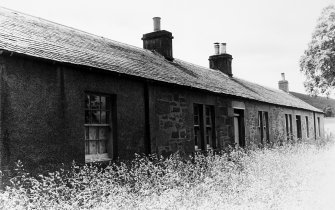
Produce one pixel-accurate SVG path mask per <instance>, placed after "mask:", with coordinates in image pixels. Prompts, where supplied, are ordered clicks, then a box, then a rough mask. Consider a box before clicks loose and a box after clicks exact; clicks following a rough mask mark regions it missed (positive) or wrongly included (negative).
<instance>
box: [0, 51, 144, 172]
mask: <svg viewBox="0 0 335 210" xmlns="http://www.w3.org/2000/svg"><path fill="white" fill-rule="evenodd" d="M3 87H4V88H3V89H4V91H3V96H2V98H3V99H2V101H3V104H4V107H5V108H4V110H3V123H2V125H3V128H2V129H3V131H4V132H3V134H4V135H3V144H4V145H5V146H6V148H7V149H6V154H4V153H3V155H4V156H5V157H4V159H5V160H6V161H5V162H4V163H3V166H5V165H13V163H14V162H15V161H17V160H21V161H23V162H24V164H25V165H28V166H29V167H31V168H34V167H37V166H39V165H41V164H44V163H60V162H68V163H69V162H72V160H75V161H77V162H81V163H83V162H84V160H85V143H84V137H85V135H84V121H85V119H84V113H85V111H84V108H85V107H84V106H85V93H86V92H93V93H104V94H108V95H113V96H114V95H115V96H116V109H117V112H116V117H115V118H116V122H117V123H116V125H115V126H117V129H116V132H117V133H116V138H115V142H113V144H114V158H117V157H120V158H121V159H124V158H132V157H134V154H135V153H144V147H145V145H144V139H145V128H144V126H145V123H144V122H145V116H144V113H145V111H144V97H143V95H144V92H143V91H144V86H143V83H142V82H138V81H134V80H131V79H129V78H124V77H121V76H118V75H114V74H110V73H109V72H106V71H103V72H98V71H89V70H86V69H80V68H74V67H70V66H61V65H58V64H52V63H47V62H42V61H41V60H37V59H36V60H33V59H27V58H23V57H16V56H12V57H6V59H5V70H4V72H3Z"/></svg>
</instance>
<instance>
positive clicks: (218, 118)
mask: <svg viewBox="0 0 335 210" xmlns="http://www.w3.org/2000/svg"><path fill="white" fill-rule="evenodd" d="M150 92H151V94H150V95H151V100H152V103H151V106H152V108H151V113H150V115H151V143H152V148H151V150H152V152H153V153H157V154H159V155H163V156H164V155H165V156H166V155H169V154H171V153H174V152H177V151H178V152H180V153H181V154H190V153H192V152H194V141H193V139H194V130H193V128H194V127H193V126H194V122H193V104H195V103H196V104H203V105H212V106H214V108H215V110H214V112H215V131H216V139H217V148H218V149H219V148H224V147H225V146H227V144H229V143H231V141H232V137H233V136H232V135H233V124H232V123H233V122H232V120H231V116H229V115H228V113H229V111H228V110H230V112H231V107H230V106H231V105H230V102H229V100H227V99H225V98H223V97H217V96H215V95H210V94H204V93H201V92H196V91H189V90H185V89H181V88H177V87H174V88H170V87H169V88H168V87H160V86H152V87H151V91H150Z"/></svg>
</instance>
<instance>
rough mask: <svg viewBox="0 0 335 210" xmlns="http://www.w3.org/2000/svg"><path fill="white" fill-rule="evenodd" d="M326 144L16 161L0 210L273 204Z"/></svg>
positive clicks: (299, 185) (293, 190)
mask: <svg viewBox="0 0 335 210" xmlns="http://www.w3.org/2000/svg"><path fill="white" fill-rule="evenodd" d="M325 148H326V147H324V146H323V147H321V146H314V145H308V144H303V143H302V144H296V145H291V144H286V145H284V146H280V147H272V148H264V149H262V150H261V149H256V150H248V151H244V150H242V149H240V148H237V149H232V150H231V151H230V153H224V154H212V153H209V154H206V155H203V154H197V155H195V156H194V157H192V158H190V159H189V160H185V159H184V158H181V157H180V156H179V155H178V154H175V155H172V156H170V157H169V158H167V159H163V158H160V157H157V156H154V155H153V156H150V157H145V156H144V157H142V156H137V157H136V158H135V160H133V161H131V162H130V164H125V163H119V164H110V165H108V166H107V167H106V168H102V167H99V166H97V165H85V166H77V165H76V164H73V165H72V168H71V170H63V169H61V170H59V171H56V172H53V173H49V174H48V175H39V176H37V177H34V176H31V175H30V174H29V173H27V172H25V171H24V170H23V168H22V164H21V163H20V162H19V163H18V167H17V172H16V176H15V177H13V178H12V179H11V183H12V185H11V186H8V187H7V188H6V190H5V191H3V192H1V193H0V208H1V209H180V208H183V209H189V208H191V209H239V208H240V209H250V208H251V209H278V208H283V209H285V208H286V207H288V206H290V205H292V202H293V201H295V200H299V199H300V198H299V195H300V194H299V191H301V190H303V189H304V180H305V178H306V176H309V174H310V171H309V170H310V168H309V166H310V165H311V163H312V162H313V158H316V157H317V155H319V154H320V153H322V151H323V150H325Z"/></svg>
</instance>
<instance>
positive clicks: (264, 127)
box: [257, 111, 270, 145]
mask: <svg viewBox="0 0 335 210" xmlns="http://www.w3.org/2000/svg"><path fill="white" fill-rule="evenodd" d="M257 116H258V133H259V137H260V140H261V144H262V145H263V144H264V143H265V142H266V143H270V128H269V112H267V111H258V115H257Z"/></svg>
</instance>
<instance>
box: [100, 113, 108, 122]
mask: <svg viewBox="0 0 335 210" xmlns="http://www.w3.org/2000/svg"><path fill="white" fill-rule="evenodd" d="M101 123H102V124H106V123H107V121H106V112H105V111H101Z"/></svg>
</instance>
